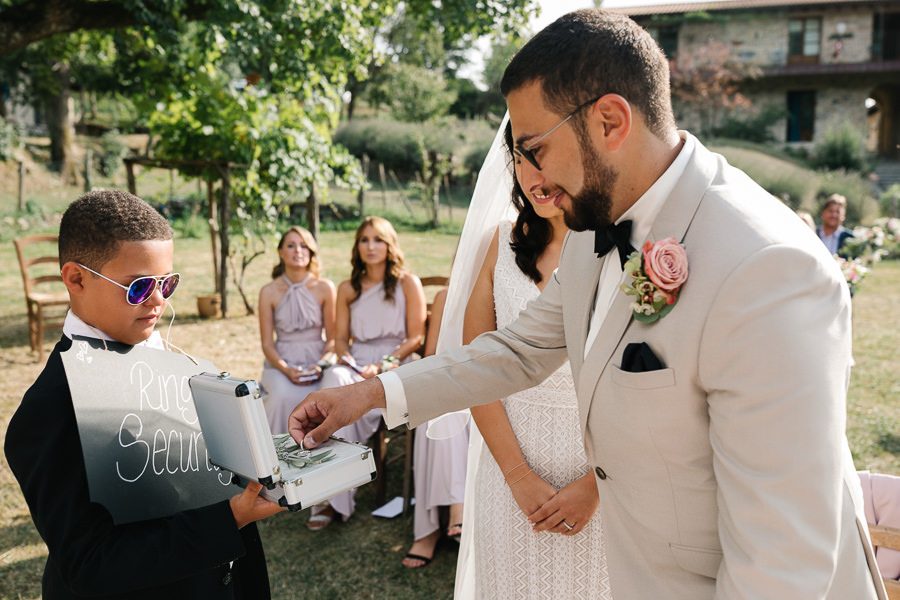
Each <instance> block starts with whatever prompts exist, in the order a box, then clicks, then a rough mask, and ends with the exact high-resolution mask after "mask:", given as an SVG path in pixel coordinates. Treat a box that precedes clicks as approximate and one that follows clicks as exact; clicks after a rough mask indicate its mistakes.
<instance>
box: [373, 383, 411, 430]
mask: <svg viewBox="0 0 900 600" xmlns="http://www.w3.org/2000/svg"><path fill="white" fill-rule="evenodd" d="M376 377H378V379H380V380H381V385H382V386H384V404H385V407H384V408H382V409H381V416H382V417H383V418H384V424H385V425H386V426H387V428H388V429H393V428H394V427H399V426H400V425H406V424H407V423H409V410H408V408H407V405H406V392H404V391H403V382H402V381H400V377H398V376H397V374H396V373H393V372H391V371H387V372H385V373H381V374H379V375H376Z"/></svg>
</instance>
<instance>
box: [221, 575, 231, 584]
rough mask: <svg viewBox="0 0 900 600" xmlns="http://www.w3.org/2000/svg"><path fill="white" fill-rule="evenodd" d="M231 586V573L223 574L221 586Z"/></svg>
mask: <svg viewBox="0 0 900 600" xmlns="http://www.w3.org/2000/svg"><path fill="white" fill-rule="evenodd" d="M230 584H231V573H225V577H223V578H222V585H230Z"/></svg>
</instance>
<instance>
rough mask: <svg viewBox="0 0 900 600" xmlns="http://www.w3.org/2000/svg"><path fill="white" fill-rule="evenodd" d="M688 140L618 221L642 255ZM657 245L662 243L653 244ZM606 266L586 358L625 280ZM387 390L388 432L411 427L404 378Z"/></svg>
mask: <svg viewBox="0 0 900 600" xmlns="http://www.w3.org/2000/svg"><path fill="white" fill-rule="evenodd" d="M679 133H680V135H681V136H682V138H683V139H684V145H683V146H682V148H681V151H680V152H679V153H678V156H677V157H675V160H674V161H672V164H671V165H669V168H668V169H666V171H665V172H664V173H663V174H662V175H661V176H660V177H659V179H657V180H656V181H655V182H654V183H653V185H651V186H650V188H649V189H648V190H647V191H646V192H644V194H643V195H642V196H641V197H640V198H638V199H637V201H636V202H635V203H634V204H632V205H631V207H630V208H629V209H628V210H626V211H625V213H624V214H623V215H622V216H621V217H619V218H618V219H617V220H616V223H617V224H618V223H621V222H622V221H626V220H628V219H631V239H630V241H631V245H632V246H634V248H635V249H636V250H638V251H640V249H641V246H643V245H644V242H645V241H646V240H647V237H648V236H649V235H650V228H651V227H652V225H653V222H654V221H655V220H656V216H657V215H658V214H659V211H660V210H661V209H662V206H663V204H665V201H666V199H667V198H668V197H669V195H671V193H672V190H674V189H675V185H676V184H677V183H678V180H679V179H680V178H681V176H682V175H683V174H684V170H685V169H686V168H687V164H688V162H689V161H690V158H691V155H692V154H693V152H694V147H695V144H696V138H694V136H692V135H691V134H689V133H686V132H679ZM653 241H654V242H656V241H658V240H653ZM605 258H606V259H605V260H604V262H603V266H602V267H601V269H600V281H599V282H598V284H597V294H596V300H595V302H594V310H593V312H592V314H591V327H590V329H589V330H588V336H587V340H586V343H585V346H584V355H585V356H587V353H588V351H589V350H590V349H591V346H592V345H593V343H594V340H595V338H596V337H597V332H598V331H600V327H601V325H603V320H604V319H605V318H606V314H607V313H608V312H609V307H610V306H611V305H612V302H613V299H614V298H615V295H616V291H617V290H618V289H619V285H620V284H621V283H622V279H623V278H624V272H623V271H622V265H621V261H620V260H619V256H618V250H617V249H613V250H611V251H610V252H609V254H607V255H606V257H605ZM377 377H378V378H379V379H380V380H381V384H382V385H383V386H384V397H385V405H386V407H385V408H383V409H382V410H381V413H382V416H383V417H384V423H385V425H386V426H387V427H388V429H393V428H394V427H398V426H400V425H403V424H404V423H407V422H408V420H409V411H408V408H407V406H408V405H407V402H406V393H405V392H404V391H403V382H402V381H401V380H400V377H399V376H398V375H397V374H396V373H394V372H393V371H388V372H387V373H381V374H380V375H377Z"/></svg>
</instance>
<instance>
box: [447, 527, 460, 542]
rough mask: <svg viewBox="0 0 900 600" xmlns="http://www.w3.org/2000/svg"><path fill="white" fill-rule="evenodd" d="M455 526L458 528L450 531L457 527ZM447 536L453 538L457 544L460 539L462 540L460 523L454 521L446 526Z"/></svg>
mask: <svg viewBox="0 0 900 600" xmlns="http://www.w3.org/2000/svg"><path fill="white" fill-rule="evenodd" d="M457 528H459V529H458V531H457V532H456V533H450V531H452V530H453V529H457ZM447 537H448V538H450V539H451V540H453V541H454V542H456V543H457V544H459V543H460V541H461V540H462V523H454V524H453V525H451V526H450V527H448V528H447Z"/></svg>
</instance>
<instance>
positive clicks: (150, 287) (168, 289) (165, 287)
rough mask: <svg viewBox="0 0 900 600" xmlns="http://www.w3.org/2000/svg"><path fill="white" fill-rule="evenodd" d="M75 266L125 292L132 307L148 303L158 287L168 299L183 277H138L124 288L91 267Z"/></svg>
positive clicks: (172, 274)
mask: <svg viewBox="0 0 900 600" xmlns="http://www.w3.org/2000/svg"><path fill="white" fill-rule="evenodd" d="M75 264H77V265H78V266H79V267H81V268H82V269H87V270H88V271H90V272H91V273H93V274H94V275H97V276H98V277H102V278H103V279H105V280H107V281H108V282H110V283H114V284H116V285H117V286H119V287H120V288H122V289H123V290H125V300H126V301H127V302H128V304H130V305H132V306H137V305H138V304H143V303H144V302H146V301H147V300H148V299H149V298H150V296H152V295H153V292H154V291H156V288H157V286H159V291H160V293H162V297H163V298H165V299H168V298H169V297H171V296H172V294H174V293H175V288H177V287H178V282H179V281H181V275H179V274H178V273H170V274H169V275H158V276H153V275H148V276H147V277H138V278H137V279H135V280H134V281H132V282H131V285H128V286H124V285H122V284H121V283H119V282H118V281H113V280H112V279H110V278H109V277H107V276H106V275H101V274H100V273H98V272H97V271H95V270H93V269H92V268H90V267H86V266H84V265H83V264H81V263H75Z"/></svg>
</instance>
